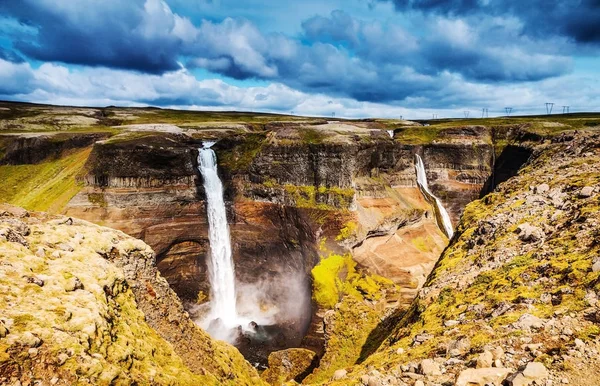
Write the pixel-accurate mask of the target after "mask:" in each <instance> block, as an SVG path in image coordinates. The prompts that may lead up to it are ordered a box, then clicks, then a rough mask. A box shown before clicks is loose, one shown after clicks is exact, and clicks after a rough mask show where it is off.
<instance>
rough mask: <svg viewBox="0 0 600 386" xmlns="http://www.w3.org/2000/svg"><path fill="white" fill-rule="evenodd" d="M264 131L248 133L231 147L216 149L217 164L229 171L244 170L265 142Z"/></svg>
mask: <svg viewBox="0 0 600 386" xmlns="http://www.w3.org/2000/svg"><path fill="white" fill-rule="evenodd" d="M265 140H266V134H265V133H249V134H245V135H244V136H243V140H242V141H241V142H240V143H239V144H237V145H236V146H235V147H233V148H232V149H228V150H220V151H217V157H218V158H219V165H220V166H222V167H225V168H227V169H229V170H231V171H245V170H247V169H248V168H249V167H250V165H251V164H252V161H254V159H255V158H256V156H257V155H258V154H259V153H260V151H261V149H262V147H263V145H264V144H265Z"/></svg>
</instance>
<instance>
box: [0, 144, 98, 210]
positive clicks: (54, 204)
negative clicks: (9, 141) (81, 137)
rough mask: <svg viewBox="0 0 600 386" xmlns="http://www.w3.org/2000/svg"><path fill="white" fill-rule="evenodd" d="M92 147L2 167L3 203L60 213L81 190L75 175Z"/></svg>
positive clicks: (79, 170) (1, 199)
mask: <svg viewBox="0 0 600 386" xmlns="http://www.w3.org/2000/svg"><path fill="white" fill-rule="evenodd" d="M91 150H92V148H91V147H89V148H86V149H83V150H78V151H74V152H72V153H68V154H67V156H65V157H63V158H60V159H58V160H48V161H45V162H42V163H40V164H34V165H3V166H0V181H2V184H0V202H7V203H9V204H13V205H18V206H22V207H24V208H26V209H28V210H36V211H48V212H53V213H60V212H61V211H62V210H63V209H64V208H65V206H66V205H67V203H68V202H69V201H70V200H71V198H73V196H75V195H76V194H77V193H78V192H79V191H80V190H81V187H82V186H81V185H80V184H78V183H77V182H76V180H75V177H76V176H77V175H78V174H79V173H80V172H81V170H82V169H83V166H84V164H85V161H86V160H87V158H88V156H89V154H90V152H91Z"/></svg>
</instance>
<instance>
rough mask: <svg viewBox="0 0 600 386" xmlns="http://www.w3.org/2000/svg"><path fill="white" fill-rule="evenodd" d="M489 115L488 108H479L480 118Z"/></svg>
mask: <svg viewBox="0 0 600 386" xmlns="http://www.w3.org/2000/svg"><path fill="white" fill-rule="evenodd" d="M489 117H490V115H489V114H488V108H487V107H484V108H482V109H481V118H489Z"/></svg>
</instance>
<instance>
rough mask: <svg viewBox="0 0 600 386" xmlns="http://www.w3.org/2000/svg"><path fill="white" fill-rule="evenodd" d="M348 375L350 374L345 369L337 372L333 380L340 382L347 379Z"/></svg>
mask: <svg viewBox="0 0 600 386" xmlns="http://www.w3.org/2000/svg"><path fill="white" fill-rule="evenodd" d="M346 374H348V372H347V371H346V370H344V369H339V370H335V372H334V373H333V377H331V379H332V380H334V381H339V380H340V379H344V378H346Z"/></svg>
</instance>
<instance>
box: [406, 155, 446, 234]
mask: <svg viewBox="0 0 600 386" xmlns="http://www.w3.org/2000/svg"><path fill="white" fill-rule="evenodd" d="M415 170H416V172H417V185H419V188H420V189H421V192H422V193H423V195H424V196H425V198H426V199H427V200H428V201H430V202H431V203H432V204H434V206H435V208H434V209H435V211H436V213H437V215H436V219H437V220H438V225H439V226H440V229H442V231H444V233H445V234H446V236H448V238H449V239H451V238H452V235H453V234H454V228H453V227H452V221H451V220H450V216H449V215H448V212H447V211H446V208H444V205H442V202H441V201H440V200H439V199H438V198H437V197H436V196H435V195H434V194H433V193H431V191H430V190H429V185H428V184H427V175H426V174H425V165H424V164H423V160H422V159H421V157H420V156H419V155H418V154H415ZM440 223H441V224H440Z"/></svg>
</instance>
